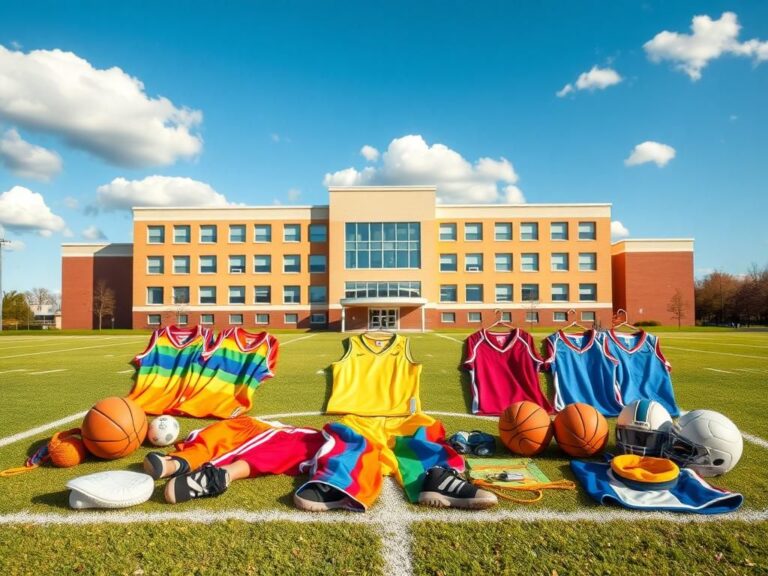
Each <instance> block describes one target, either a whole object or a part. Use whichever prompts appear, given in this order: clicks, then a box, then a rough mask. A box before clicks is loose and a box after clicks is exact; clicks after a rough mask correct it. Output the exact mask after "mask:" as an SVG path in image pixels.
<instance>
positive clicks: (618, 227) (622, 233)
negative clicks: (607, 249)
mask: <svg viewBox="0 0 768 576" xmlns="http://www.w3.org/2000/svg"><path fill="white" fill-rule="evenodd" d="M627 236H629V230H627V227H626V226H624V224H622V223H621V222H620V221H619V220H613V221H612V222H611V238H612V239H613V240H621V239H622V238H626V237H627Z"/></svg>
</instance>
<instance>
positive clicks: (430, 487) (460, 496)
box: [419, 466, 498, 508]
mask: <svg viewBox="0 0 768 576" xmlns="http://www.w3.org/2000/svg"><path fill="white" fill-rule="evenodd" d="M497 503H498V500H497V499H496V494H494V493H493V492H488V491H487V490H482V489H480V488H477V487H475V486H473V485H472V484H470V483H469V482H467V481H466V480H464V478H462V477H461V475H460V474H459V473H458V472H457V471H456V470H454V469H453V468H442V467H440V466H435V467H434V468H430V469H429V470H428V471H427V475H426V477H425V478H424V483H423V484H422V485H421V493H420V494H419V504H425V505H427V506H435V507H437V508H449V507H450V508H490V507H491V506H495V505H496V504H497Z"/></svg>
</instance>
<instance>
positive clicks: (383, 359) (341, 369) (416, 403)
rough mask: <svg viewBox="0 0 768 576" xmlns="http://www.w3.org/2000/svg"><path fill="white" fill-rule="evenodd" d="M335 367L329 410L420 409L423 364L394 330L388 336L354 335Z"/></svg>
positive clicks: (386, 412)
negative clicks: (378, 337) (420, 384)
mask: <svg viewBox="0 0 768 576" xmlns="http://www.w3.org/2000/svg"><path fill="white" fill-rule="evenodd" d="M332 368H333V391H332V393H331V397H330V398H329V400H328V406H327V408H326V412H327V413H328V414H357V415H358V416H408V415H409V414H414V413H416V412H421V401H420V399H419V380H420V377H421V364H418V363H417V362H415V361H414V360H413V358H412V357H411V352H410V346H409V343H408V339H407V338H406V337H404V336H400V335H398V334H394V335H393V336H392V337H391V338H390V339H389V340H377V339H375V338H372V337H370V336H367V335H365V334H361V335H358V336H351V337H350V338H349V340H348V347H347V352H346V353H345V354H344V356H343V357H342V358H341V360H339V361H337V362H334V363H333V364H332Z"/></svg>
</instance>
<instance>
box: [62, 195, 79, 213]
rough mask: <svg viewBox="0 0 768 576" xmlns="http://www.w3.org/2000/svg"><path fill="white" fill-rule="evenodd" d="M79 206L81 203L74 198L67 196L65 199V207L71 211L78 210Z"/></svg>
mask: <svg viewBox="0 0 768 576" xmlns="http://www.w3.org/2000/svg"><path fill="white" fill-rule="evenodd" d="M79 205H80V201H79V200H78V199H77V198H75V197H74V196H66V197H65V198H64V206H66V207H67V208H69V209H71V210H76V209H77V207H78V206H79Z"/></svg>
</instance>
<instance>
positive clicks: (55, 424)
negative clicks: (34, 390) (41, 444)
mask: <svg viewBox="0 0 768 576" xmlns="http://www.w3.org/2000/svg"><path fill="white" fill-rule="evenodd" d="M86 412H87V410H86V411H85V412H78V413H77V414H71V415H70V416H66V417H64V418H62V419H60V420H56V421H55V422H49V423H48V424H43V425H41V426H38V427H37V428H32V429H31V430H27V431H26V432H19V433H18V434H14V435H13V436H6V437H5V438H0V448H1V447H3V446H8V444H13V443H14V442H18V441H19V440H24V439H25V438H29V437H30V436H36V435H38V434H40V432H45V431H46V430H50V429H51V428H58V427H59V426H62V425H63V424H69V423H70V422H73V421H74V420H80V419H81V418H82V417H83V416H85V414H86Z"/></svg>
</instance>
